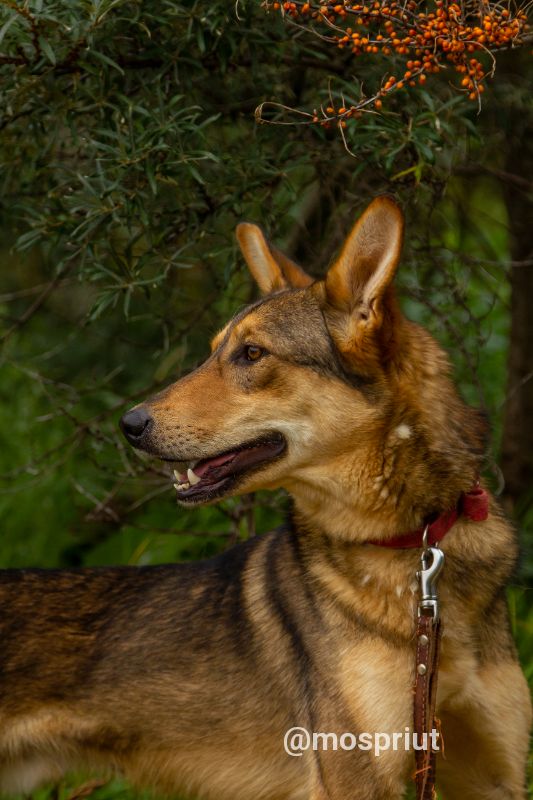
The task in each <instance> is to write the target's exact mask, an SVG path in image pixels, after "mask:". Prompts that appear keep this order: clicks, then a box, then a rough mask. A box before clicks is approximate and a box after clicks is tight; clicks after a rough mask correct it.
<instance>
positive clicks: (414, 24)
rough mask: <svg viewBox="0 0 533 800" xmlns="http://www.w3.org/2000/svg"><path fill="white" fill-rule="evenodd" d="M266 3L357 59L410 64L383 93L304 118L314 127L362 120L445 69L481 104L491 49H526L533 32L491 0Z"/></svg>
mask: <svg viewBox="0 0 533 800" xmlns="http://www.w3.org/2000/svg"><path fill="white" fill-rule="evenodd" d="M264 5H265V7H267V8H273V9H274V10H279V11H281V13H282V14H283V15H285V16H288V17H289V18H292V19H293V20H295V21H297V22H298V23H299V24H302V23H309V24H310V25H311V26H312V27H313V30H314V32H315V33H317V34H318V35H319V36H320V38H321V39H322V40H326V41H328V42H330V43H331V44H334V45H335V46H336V47H338V48H339V49H347V50H349V51H350V52H351V53H352V54H353V55H354V56H361V55H363V54H377V53H382V54H383V55H385V56H390V55H393V54H396V55H398V56H401V57H403V59H405V69H404V70H403V68H402V73H401V74H400V75H399V76H398V77H396V76H394V75H390V76H389V77H387V78H386V79H385V78H384V79H383V82H382V84H381V86H380V88H379V90H378V91H376V93H375V94H374V95H373V96H372V97H364V98H362V99H361V101H360V102H359V103H358V104H357V105H356V106H350V107H349V108H346V107H344V106H341V108H337V109H335V108H334V107H333V105H331V106H329V107H328V108H326V109H321V113H320V114H319V113H317V112H316V111H315V112H314V113H313V114H309V115H307V114H306V116H308V117H309V120H308V121H309V122H315V123H320V124H321V125H324V126H326V127H329V125H330V123H331V122H332V121H335V120H336V121H337V122H338V124H339V125H341V126H342V127H343V126H344V125H343V123H344V122H345V120H346V119H349V118H350V117H355V118H357V117H358V116H360V114H361V112H362V111H364V110H366V111H368V110H379V109H380V108H381V107H382V105H383V102H382V99H384V98H386V97H387V96H388V95H389V94H391V93H392V92H397V91H398V90H400V89H402V88H404V87H406V86H411V87H413V86H416V85H417V83H418V84H424V83H425V82H426V80H427V78H428V76H429V75H432V74H436V73H439V72H441V71H442V70H443V69H445V68H446V67H451V68H452V69H453V70H454V71H455V72H456V73H458V74H459V76H461V80H460V82H459V86H458V89H459V91H462V92H464V93H465V95H467V96H468V97H469V98H470V100H478V102H479V99H480V95H481V93H482V92H483V91H484V88H485V86H484V81H485V79H486V78H487V76H488V75H491V74H492V73H493V71H494V56H493V52H494V51H496V50H500V49H503V48H509V47H517V46H519V45H521V44H523V43H524V41H523V38H524V34H525V33H526V32H527V29H528V25H527V19H526V14H525V12H524V11H523V10H520V9H519V8H518V9H516V10H515V11H514V12H512V11H510V10H509V8H507V7H504V6H503V5H502V4H501V3H498V2H488V0H480V1H479V2H478V0H462V2H461V4H459V3H456V2H448V0H436V2H434V3H428V2H415V0H407V2H405V0H402V2H397V0H375V1H374V2H371V3H369V4H368V5H363V4H360V3H352V2H349V0H340V1H339V0H334V1H333V2H302V0H287V2H282V3H280V2H274V3H272V2H270V0H266V2H265V3H264ZM483 62H486V64H487V66H484V63H483Z"/></svg>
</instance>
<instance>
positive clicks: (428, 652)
mask: <svg viewBox="0 0 533 800" xmlns="http://www.w3.org/2000/svg"><path fill="white" fill-rule="evenodd" d="M441 635H442V623H441V622H440V620H437V621H436V622H435V621H434V620H433V616H432V615H430V614H419V616H418V620H417V631H416V636H417V645H416V665H415V686H414V703H413V725H414V732H415V733H416V734H417V742H416V743H417V745H418V746H422V744H423V743H424V734H427V737H426V739H427V742H426V744H427V748H426V749H423V750H415V763H416V771H415V784H416V797H417V800H435V798H436V794H435V775H436V761H437V751H435V750H433V748H432V740H431V737H430V735H429V734H430V733H431V731H432V730H433V729H437V730H438V728H437V725H438V723H437V721H436V718H435V702H436V696H437V677H438V665H439V655H440V639H441ZM424 667H425V670H424ZM437 746H438V747H440V746H441V745H440V737H439V739H438V740H437Z"/></svg>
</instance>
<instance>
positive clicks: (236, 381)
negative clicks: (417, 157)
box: [0, 197, 531, 800]
mask: <svg viewBox="0 0 533 800" xmlns="http://www.w3.org/2000/svg"><path fill="white" fill-rule="evenodd" d="M403 229H404V222H403V216H402V213H401V211H400V209H399V207H398V206H397V205H396V204H395V202H394V201H393V200H391V199H390V198H388V197H378V198H376V199H375V200H374V201H373V202H372V203H371V204H370V206H369V207H368V208H367V210H366V211H365V212H364V213H363V215H362V216H361V218H360V219H359V220H358V222H357V223H356V224H355V227H354V228H353V230H352V231H351V233H350V234H349V236H348V238H347V240H346V242H345V244H344V246H343V247H342V250H341V252H340V255H339V257H338V258H337V260H336V261H335V262H334V263H333V265H332V266H331V267H330V269H329V270H328V271H327V274H326V276H325V278H324V279H323V280H313V279H312V278H311V277H309V276H308V275H307V274H306V273H305V272H304V270H303V269H301V268H300V267H299V266H298V265H297V264H295V263H293V262H292V261H291V260H290V259H289V258H288V257H287V256H285V255H284V254H283V253H281V252H280V251H279V250H277V249H276V248H275V247H274V246H272V245H270V244H269V243H268V242H267V240H266V238H265V236H264V235H263V233H262V231H261V229H260V228H258V227H257V226H255V225H253V224H251V223H243V224H241V225H240V226H239V227H238V229H237V237H238V241H239V244H240V247H241V250H242V253H243V255H244V259H245V261H246V262H247V264H248V267H249V269H250V270H251V272H252V275H253V276H254V278H255V279H256V281H257V283H258V285H259V288H260V289H261V291H262V294H263V296H262V299H260V300H259V301H257V302H255V303H253V304H252V305H250V306H248V307H247V308H245V310H244V311H241V312H240V313H238V314H237V315H236V316H235V317H234V318H233V319H232V320H231V321H230V322H229V323H228V324H227V325H226V326H225V327H224V328H223V329H222V330H221V331H220V332H219V333H218V334H217V335H216V336H215V338H214V339H213V342H212V345H211V351H212V352H211V355H210V356H209V358H208V359H207V360H206V361H205V363H203V364H202V365H201V366H200V367H199V368H198V369H196V370H195V371H194V372H192V373H191V374H189V375H187V376H186V377H184V378H182V379H181V380H179V381H177V382H176V383H174V384H173V385H171V386H170V387H168V388H167V389H165V390H164V391H162V392H161V393H160V394H158V395H157V396H155V397H153V398H151V399H149V400H147V401H146V402H143V403H142V404H140V405H138V406H136V407H135V408H134V409H132V410H130V411H128V412H127V413H126V414H125V415H124V416H123V418H122V420H121V426H122V430H123V432H124V434H125V436H126V438H127V439H128V441H129V442H130V443H131V444H132V445H133V446H134V447H137V448H140V449H142V450H144V451H146V452H148V453H151V454H152V455H154V456H157V457H158V458H160V459H163V460H164V461H167V462H170V463H171V464H172V466H176V465H177V468H176V484H175V487H176V492H177V499H178V502H179V504H181V505H182V506H184V507H186V508H191V507H193V506H195V505H200V504H205V503H214V502H216V501H218V500H220V499H221V498H224V497H228V496H231V495H235V494H238V493H245V492H254V491H256V490H258V489H278V488H279V487H283V488H285V489H286V490H287V491H288V492H289V494H290V496H291V498H292V504H293V507H292V513H291V519H290V522H289V523H288V524H287V526H285V527H284V528H283V529H279V530H276V531H273V532H271V533H268V534H266V535H263V536H258V537H254V538H252V539H250V540H248V541H245V542H240V543H238V544H237V545H235V546H234V547H232V548H231V549H229V550H227V551H226V552H224V553H222V554H221V555H219V556H217V557H215V558H213V559H210V560H207V561H204V562H199V563H193V564H183V565H167V566H154V567H140V568H137V567H117V568H102V569H79V570H38V569H28V570H5V571H3V572H2V573H1V575H0V642H1V650H0V693H1V698H0V788H1V791H2V792H3V793H4V794H8V793H10V792H15V791H16V792H29V791H31V790H32V789H33V788H34V787H35V786H37V785H39V784H40V783H42V782H43V781H50V780H55V779H57V778H59V777H60V776H62V775H63V774H64V773H65V772H66V771H68V770H72V769H76V768H78V767H87V766H89V767H91V768H94V769H97V770H103V769H107V768H109V769H111V770H115V771H118V772H119V773H121V774H123V775H124V776H125V777H126V778H127V779H128V780H129V781H131V782H132V783H133V784H134V785H139V786H149V787H154V788H155V789H156V790H157V791H159V792H163V793H167V794H174V795H175V794H176V793H180V794H181V795H188V796H193V797H200V798H214V799H216V800H224V799H225V798H227V799H228V800H262V799H264V800H347V798H348V797H350V798H352V799H353V800H358V799H359V798H361V800H362V799H363V798H364V800H368V798H373V800H388V799H389V798H395V799H396V798H401V797H402V795H403V793H404V791H405V789H406V786H407V785H408V783H409V781H410V779H411V776H412V773H413V770H414V757H413V752H412V750H405V749H397V750H393V749H390V750H388V751H387V752H383V753H382V754H381V755H380V756H379V757H376V756H375V755H374V754H373V753H372V752H368V751H365V750H364V749H362V748H360V749H352V750H350V751H349V752H348V751H343V750H341V749H337V750H333V749H332V748H327V747H326V748H323V749H322V750H320V749H312V748H309V749H307V750H306V751H305V752H303V753H301V754H300V757H297V758H296V757H290V756H289V755H288V754H287V753H286V752H285V750H284V737H285V734H286V732H287V731H288V730H290V729H292V728H294V727H295V726H300V727H301V728H305V729H306V730H308V731H309V732H324V731H325V732H333V733H335V732H336V733H339V734H340V733H341V732H352V733H353V734H359V733H360V732H361V731H368V732H378V731H379V732H388V733H392V732H398V731H399V732H402V731H404V730H405V729H406V728H408V727H409V726H410V725H411V719H412V704H413V695H412V686H413V681H414V672H415V661H414V648H415V610H414V609H415V607H416V602H417V592H418V589H417V583H416V577H415V576H416V573H417V569H418V566H419V556H420V553H419V551H418V550H416V549H397V548H395V547H386V546H381V545H382V544H386V543H387V542H389V543H390V541H391V540H393V539H394V537H396V536H398V535H399V534H401V533H403V532H406V531H410V530H412V529H416V528H418V527H419V526H422V525H424V524H426V523H427V522H428V520H430V519H432V518H434V517H435V516H438V515H439V514H442V513H445V512H447V511H448V510H449V509H452V508H455V507H456V505H457V503H458V498H459V497H460V496H461V495H462V494H464V493H465V492H468V491H469V489H470V488H471V487H472V485H474V484H475V482H476V481H477V479H478V478H479V473H480V469H481V466H482V462H483V457H484V452H485V437H486V430H485V428H486V425H485V422H484V421H483V418H482V416H481V415H480V414H479V413H478V412H477V411H476V410H474V409H472V408H469V407H468V406H467V405H465V404H464V403H463V401H462V400H461V399H460V397H459V395H458V393H457V391H456V389H455V388H454V385H453V383H452V381H451V378H450V365H449V361H448V358H447V357H446V355H445V353H444V352H443V350H442V349H441V348H440V347H439V346H438V344H437V343H436V342H435V341H434V339H433V338H432V337H431V336H430V335H429V333H428V332H427V331H426V330H425V329H423V328H421V327H419V326H418V325H416V324H414V323H413V322H410V321H408V320H407V319H406V318H405V317H404V316H403V315H402V313H401V311H400V308H399V305H398V303H397V301H396V299H395V295H394V290H393V287H392V281H393V277H394V273H395V270H396V268H397V265H398V262H399V259H400V253H401V248H402V240H403ZM441 547H442V551H443V552H444V554H445V567H444V570H443V573H442V576H441V578H440V582H439V597H440V603H441V616H442V620H443V624H444V636H443V639H442V652H441V662H440V670H439V684H438V696H437V708H436V713H437V716H438V718H439V719H440V721H441V730H442V739H443V742H444V744H445V753H444V757H441V755H439V756H438V772H437V776H438V777H437V779H438V786H439V790H440V792H441V794H442V797H443V798H453V800H482V799H483V800H485V799H488V798H491V800H504V798H505V800H519V798H525V797H526V789H525V765H526V758H527V750H528V739H529V729H530V724H531V706H530V697H529V692H528V688H527V685H526V681H525V679H524V676H523V674H522V671H521V669H520V666H519V664H518V660H517V655H516V650H515V646H514V643H513V640H512V636H511V632H510V627H509V619H508V611H507V605H506V599H505V585H506V583H507V582H508V580H509V578H510V576H511V574H512V572H513V570H514V568H515V563H516V559H517V542H516V537H515V533H514V532H513V530H512V528H511V527H510V525H509V524H508V522H507V521H506V520H505V518H504V516H503V514H502V512H501V510H500V509H499V507H498V505H497V503H496V502H495V500H494V499H493V498H490V509H489V514H488V518H487V519H486V520H485V521H483V522H480V521H472V520H471V519H468V518H466V517H465V516H464V515H463V516H459V518H458V519H457V521H456V522H455V524H454V525H453V527H452V528H451V530H450V531H449V532H448V533H447V535H446V536H445V538H444V539H443V540H442V542H441Z"/></svg>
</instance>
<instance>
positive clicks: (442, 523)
mask: <svg viewBox="0 0 533 800" xmlns="http://www.w3.org/2000/svg"><path fill="white" fill-rule="evenodd" d="M488 512H489V497H488V494H487V492H486V491H485V490H484V489H482V488H481V487H480V486H479V481H477V482H476V484H475V486H474V487H473V488H472V489H471V490H470V491H469V492H465V493H464V494H462V495H461V497H460V499H459V502H458V503H457V506H456V507H455V508H453V509H450V510H449V511H446V512H444V513H443V514H441V515H440V516H439V517H437V519H435V520H434V521H433V522H432V523H429V524H427V525H426V526H425V527H424V528H419V529H417V530H416V531H411V532H410V533H406V534H402V535H401V536H396V537H394V538H393V539H386V540H384V541H375V540H373V541H370V542H369V544H373V545H378V546H380V547H397V548H402V549H403V548H411V547H421V548H422V553H421V556H420V562H421V569H420V570H419V571H418V572H417V574H416V576H417V579H418V581H419V586H420V600H419V603H418V610H417V617H416V662H415V685H414V688H413V695H414V697H413V733H414V734H416V747H415V764H416V769H415V774H414V780H415V785H416V798H417V800H436V797H437V795H436V792H435V778H436V761H437V752H439V750H440V747H441V746H442V737H441V735H440V722H439V720H438V719H437V717H436V716H435V706H436V698H437V678H438V671H439V655H440V642H441V636H442V622H441V619H440V614H439V600H438V595H437V579H438V577H439V575H440V573H441V571H442V568H443V566H444V553H443V552H442V550H441V549H440V547H439V546H438V543H439V542H440V541H441V539H443V538H444V536H445V535H446V534H447V533H448V531H449V530H450V528H452V527H453V525H454V524H455V522H456V521H457V519H458V518H459V517H460V516H465V517H467V518H468V519H471V520H473V521H475V522H481V521H483V520H485V519H487V517H488ZM432 731H437V733H438V741H434V739H435V738H436V737H434V736H432V735H431V734H432ZM413 744H414V742H413ZM436 748H438V749H436Z"/></svg>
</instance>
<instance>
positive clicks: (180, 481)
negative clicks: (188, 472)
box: [174, 469, 185, 483]
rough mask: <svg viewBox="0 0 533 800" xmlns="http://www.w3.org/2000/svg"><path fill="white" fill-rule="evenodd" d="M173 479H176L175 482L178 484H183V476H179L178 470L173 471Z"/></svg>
mask: <svg viewBox="0 0 533 800" xmlns="http://www.w3.org/2000/svg"><path fill="white" fill-rule="evenodd" d="M174 477H175V478H176V480H177V481H178V483H182V482H183V479H184V478H185V475H182V474H181V472H178V470H177V469H175V470H174Z"/></svg>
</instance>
